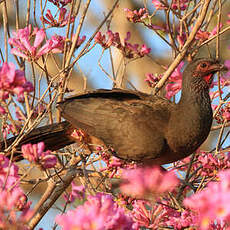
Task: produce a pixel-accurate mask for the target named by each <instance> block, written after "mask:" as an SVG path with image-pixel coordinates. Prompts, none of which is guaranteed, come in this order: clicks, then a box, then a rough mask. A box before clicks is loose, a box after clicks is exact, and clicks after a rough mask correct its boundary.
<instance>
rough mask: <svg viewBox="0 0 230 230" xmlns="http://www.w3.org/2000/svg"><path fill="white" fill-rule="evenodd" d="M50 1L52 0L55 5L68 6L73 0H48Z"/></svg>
mask: <svg viewBox="0 0 230 230" xmlns="http://www.w3.org/2000/svg"><path fill="white" fill-rule="evenodd" d="M48 1H49V2H52V3H53V4H54V5H55V6H57V7H59V6H60V5H62V7H63V6H66V5H67V4H68V3H71V2H72V0H48Z"/></svg>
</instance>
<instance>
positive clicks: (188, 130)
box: [168, 84, 212, 156]
mask: <svg viewBox="0 0 230 230" xmlns="http://www.w3.org/2000/svg"><path fill="white" fill-rule="evenodd" d="M211 124H212V108H211V103H210V97H209V90H208V88H201V87H197V85H196V84H195V85H191V84H190V85H189V87H186V85H184V86H183V88H182V95H181V99H180V101H179V103H178V104H177V105H176V106H175V110H174V111H173V112H172V116H171V119H170V122H169V129H168V136H169V139H168V140H169V142H170V143H169V144H170V145H171V147H172V148H173V149H174V151H175V152H180V153H181V154H182V155H181V156H186V155H185V154H188V155H189V154H191V152H189V151H195V150H196V149H197V148H198V147H199V146H200V144H201V143H203V141H204V140H205V139H206V138H207V136H208V134H209V132H210V128H211ZM178 133H181V135H178ZM178 136H180V139H177V137H178Z"/></svg>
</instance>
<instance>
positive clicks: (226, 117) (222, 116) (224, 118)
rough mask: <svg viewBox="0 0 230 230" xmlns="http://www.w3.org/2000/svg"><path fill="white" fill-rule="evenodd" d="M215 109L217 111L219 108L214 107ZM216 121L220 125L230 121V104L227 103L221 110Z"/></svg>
mask: <svg viewBox="0 0 230 230" xmlns="http://www.w3.org/2000/svg"><path fill="white" fill-rule="evenodd" d="M213 107H214V109H216V107H217V106H215V105H214V106H213ZM215 119H216V121H217V123H219V124H223V123H224V122H228V121H230V102H226V104H225V106H224V107H222V108H221V109H219V111H218V112H217V114H216V116H215Z"/></svg>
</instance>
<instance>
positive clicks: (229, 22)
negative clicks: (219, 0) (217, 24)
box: [227, 13, 230, 24]
mask: <svg viewBox="0 0 230 230" xmlns="http://www.w3.org/2000/svg"><path fill="white" fill-rule="evenodd" d="M228 18H229V19H228V20H227V24H230V13H228Z"/></svg>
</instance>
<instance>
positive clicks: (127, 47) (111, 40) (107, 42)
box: [94, 30, 151, 58]
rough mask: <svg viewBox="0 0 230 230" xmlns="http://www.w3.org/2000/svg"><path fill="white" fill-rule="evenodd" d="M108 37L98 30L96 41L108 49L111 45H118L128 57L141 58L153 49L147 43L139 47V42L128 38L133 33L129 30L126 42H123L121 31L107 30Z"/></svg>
mask: <svg viewBox="0 0 230 230" xmlns="http://www.w3.org/2000/svg"><path fill="white" fill-rule="evenodd" d="M106 34H107V36H108V38H106V36H105V35H102V34H101V32H98V33H97V34H96V36H95V38H94V39H95V42H96V43H98V44H100V45H101V46H102V47H103V48H105V49H107V48H109V47H111V46H114V47H116V48H117V49H119V50H121V52H122V54H123V55H124V56H125V57H126V58H141V57H144V56H145V55H147V54H149V53H150V51H151V49H150V48H147V46H146V45H145V44H143V45H142V46H141V47H139V44H131V43H129V42H128V40H129V39H130V37H131V33H130V32H127V36H126V38H125V39H124V44H122V43H121V39H120V35H119V33H113V32H112V31H111V30H108V31H107V33H106Z"/></svg>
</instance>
